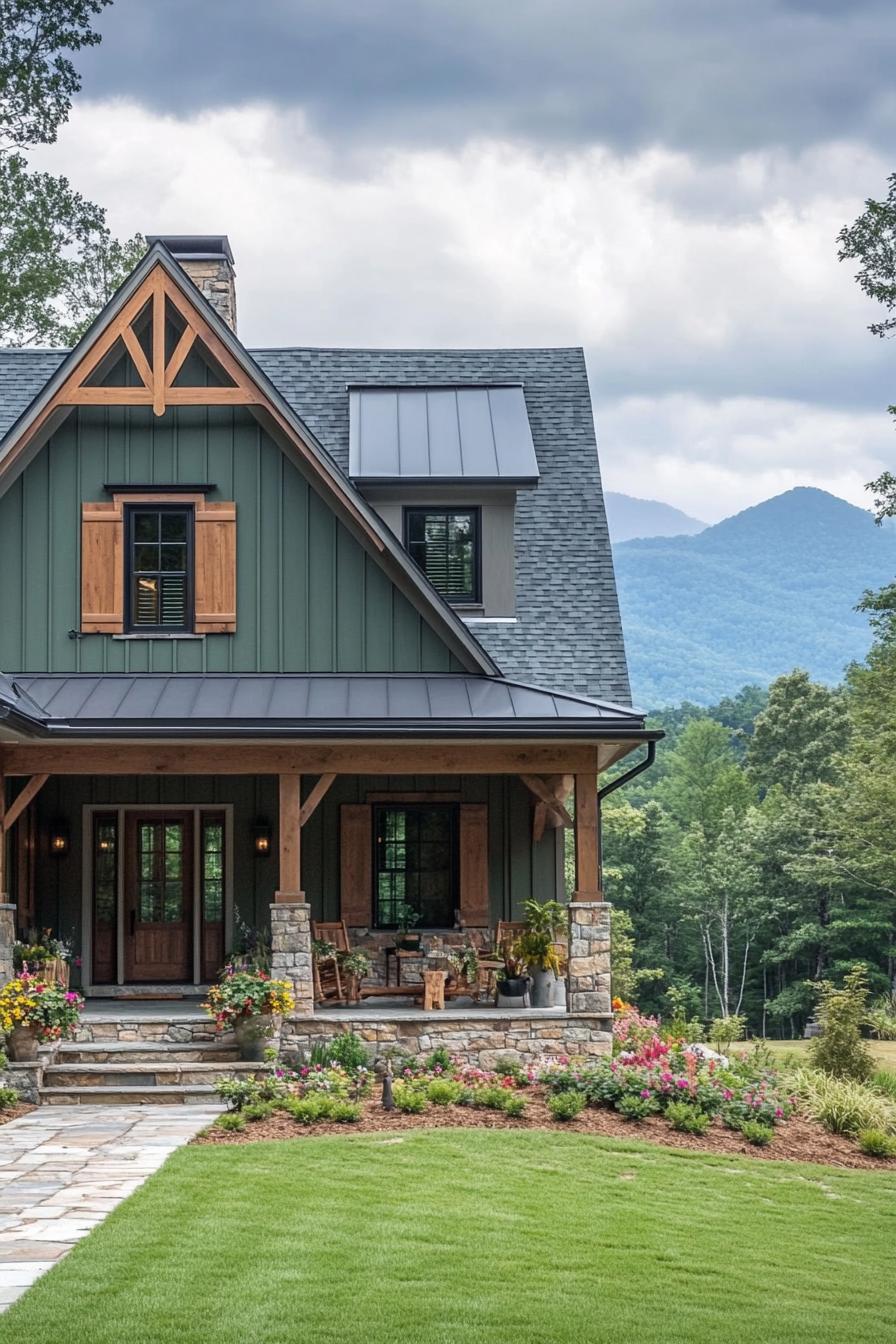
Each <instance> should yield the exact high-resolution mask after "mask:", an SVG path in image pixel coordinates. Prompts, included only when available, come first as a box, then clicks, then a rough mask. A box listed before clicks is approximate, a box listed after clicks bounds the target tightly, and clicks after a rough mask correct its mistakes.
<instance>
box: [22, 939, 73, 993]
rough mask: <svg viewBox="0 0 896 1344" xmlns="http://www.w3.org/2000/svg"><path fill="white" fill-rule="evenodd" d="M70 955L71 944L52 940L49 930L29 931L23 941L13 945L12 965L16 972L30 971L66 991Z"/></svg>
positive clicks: (60, 940) (62, 940)
mask: <svg viewBox="0 0 896 1344" xmlns="http://www.w3.org/2000/svg"><path fill="white" fill-rule="evenodd" d="M71 955H72V949H71V944H70V943H68V942H66V941H65V940H64V939H63V938H54V937H53V932H52V930H51V929H29V930H28V935H27V939H26V940H25V941H21V942H16V943H13V948H12V964H13V968H14V969H15V970H17V971H22V970H24V971H30V972H31V973H32V974H33V975H39V976H41V978H42V979H44V980H46V981H47V982H48V983H52V982H54V981H55V982H56V983H57V984H59V985H61V986H62V988H63V989H68V985H69V975H70V968H69V962H70V961H71Z"/></svg>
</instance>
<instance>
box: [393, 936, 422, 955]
mask: <svg viewBox="0 0 896 1344" xmlns="http://www.w3.org/2000/svg"><path fill="white" fill-rule="evenodd" d="M398 946H399V947H400V948H401V950H402V952H419V951H420V935H419V934H417V935H416V937H415V936H414V934H412V933H411V934H408V935H407V937H405V938H399V940H398Z"/></svg>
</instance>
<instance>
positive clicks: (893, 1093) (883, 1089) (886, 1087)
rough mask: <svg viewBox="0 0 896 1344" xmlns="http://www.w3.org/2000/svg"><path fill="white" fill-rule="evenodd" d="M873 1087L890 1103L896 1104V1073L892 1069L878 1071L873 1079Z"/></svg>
mask: <svg viewBox="0 0 896 1344" xmlns="http://www.w3.org/2000/svg"><path fill="white" fill-rule="evenodd" d="M871 1086H872V1087H873V1088H874V1090H875V1092H880V1093H881V1094H882V1095H883V1096H885V1097H886V1098H887V1099H888V1100H889V1101H894V1102H896V1073H893V1072H892V1071H891V1070H890V1069H878V1071H877V1073H876V1074H875V1075H874V1077H873V1078H872V1079H871Z"/></svg>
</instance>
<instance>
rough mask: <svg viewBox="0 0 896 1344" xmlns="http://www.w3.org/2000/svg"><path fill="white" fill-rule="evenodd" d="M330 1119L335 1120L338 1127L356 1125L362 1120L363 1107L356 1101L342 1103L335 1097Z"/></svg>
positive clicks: (331, 1104)
mask: <svg viewBox="0 0 896 1344" xmlns="http://www.w3.org/2000/svg"><path fill="white" fill-rule="evenodd" d="M328 1118H329V1119H330V1120H335V1121H336V1124H337V1125H354V1124H357V1122H358V1121H359V1120H360V1119H361V1107H360V1106H359V1105H358V1103H357V1102H355V1101H340V1100H339V1099H338V1098H337V1097H334V1098H333V1099H332V1101H331V1103H330V1114H329V1117H328Z"/></svg>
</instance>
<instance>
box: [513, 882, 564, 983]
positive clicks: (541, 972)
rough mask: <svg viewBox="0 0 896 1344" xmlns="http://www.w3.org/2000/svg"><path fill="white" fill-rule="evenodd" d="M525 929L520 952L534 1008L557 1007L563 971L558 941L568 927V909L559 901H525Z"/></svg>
mask: <svg viewBox="0 0 896 1344" xmlns="http://www.w3.org/2000/svg"><path fill="white" fill-rule="evenodd" d="M525 910H526V927H525V929H524V930H523V932H522V933H521V934H520V936H519V938H518V939H517V949H516V950H517V952H518V953H519V955H520V956H521V957H522V958H523V959H524V961H525V963H526V965H527V967H528V968H529V974H530V975H531V977H532V1006H533V1008H553V1007H554V1006H555V986H556V984H557V981H558V980H559V979H560V973H561V971H562V969H563V962H562V954H561V952H560V951H559V949H558V948H557V942H558V940H559V939H560V937H561V936H562V934H563V933H564V932H565V930H566V927H567V914H566V907H565V906H563V905H561V903H560V902H559V901H554V900H551V901H543V902H540V901H526V906H525Z"/></svg>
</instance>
